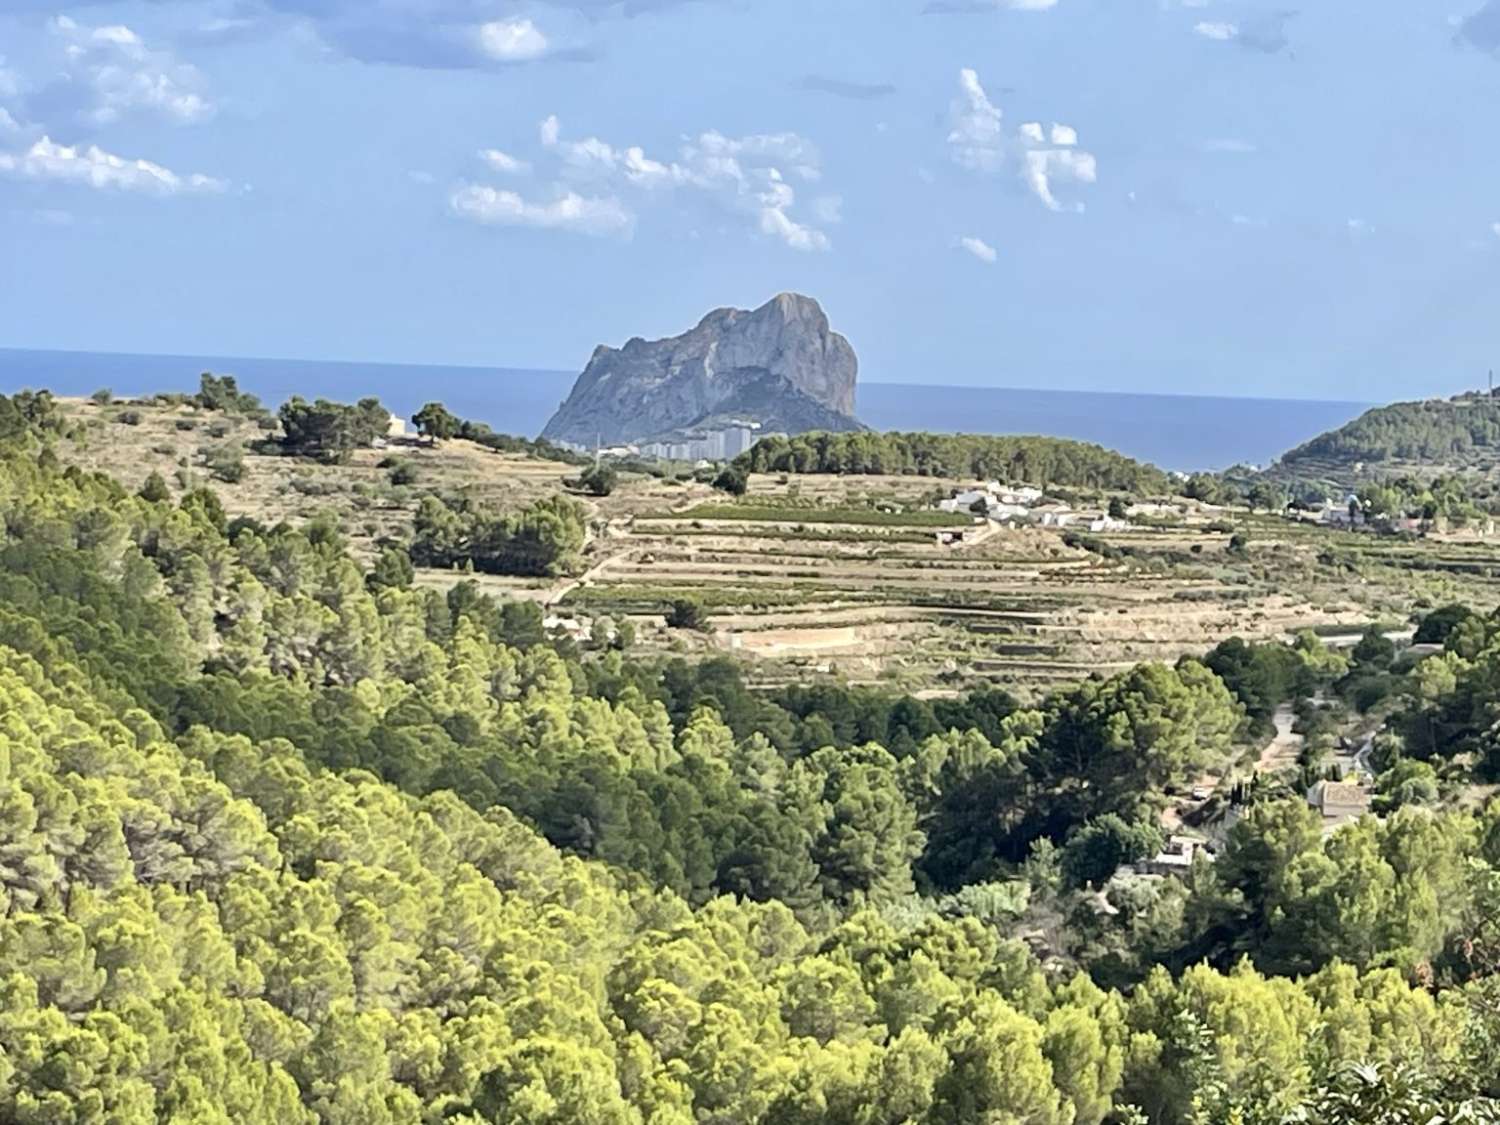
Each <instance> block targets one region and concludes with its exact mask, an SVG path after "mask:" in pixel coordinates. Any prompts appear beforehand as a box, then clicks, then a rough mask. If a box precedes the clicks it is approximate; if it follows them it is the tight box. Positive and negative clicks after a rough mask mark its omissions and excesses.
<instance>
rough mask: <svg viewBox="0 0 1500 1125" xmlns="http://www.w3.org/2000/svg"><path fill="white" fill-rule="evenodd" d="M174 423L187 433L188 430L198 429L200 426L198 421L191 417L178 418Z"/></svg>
mask: <svg viewBox="0 0 1500 1125" xmlns="http://www.w3.org/2000/svg"><path fill="white" fill-rule="evenodd" d="M172 425H174V426H176V427H177V428H178V429H179V430H182V431H183V432H184V433H186V432H187V431H188V430H196V429H197V428H198V423H197V422H194V421H193V420H192V419H191V418H179V419H177V421H175V422H173V423H172Z"/></svg>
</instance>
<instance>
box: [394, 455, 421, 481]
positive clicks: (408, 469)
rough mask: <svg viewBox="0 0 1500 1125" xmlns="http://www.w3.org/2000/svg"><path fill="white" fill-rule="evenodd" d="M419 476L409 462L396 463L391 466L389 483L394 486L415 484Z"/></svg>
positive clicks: (415, 468)
mask: <svg viewBox="0 0 1500 1125" xmlns="http://www.w3.org/2000/svg"><path fill="white" fill-rule="evenodd" d="M420 475H421V474H420V473H418V472H417V467H416V466H415V465H413V464H412V463H411V462H410V461H397V462H396V463H395V464H394V465H392V466H391V475H390V482H391V483H392V484H394V485H403V484H416V483H417V477H419V476H420Z"/></svg>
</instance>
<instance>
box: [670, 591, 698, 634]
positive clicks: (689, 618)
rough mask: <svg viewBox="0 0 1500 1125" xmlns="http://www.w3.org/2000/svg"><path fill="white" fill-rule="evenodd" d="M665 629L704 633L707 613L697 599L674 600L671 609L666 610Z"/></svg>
mask: <svg viewBox="0 0 1500 1125" xmlns="http://www.w3.org/2000/svg"><path fill="white" fill-rule="evenodd" d="M667 628H669V629H691V630H693V631H694V632H698V633H702V632H706V631H707V630H708V612H707V611H706V610H705V609H704V608H703V603H702V602H701V601H699V600H698V599H697V598H674V599H673V601H672V607H671V609H669V610H667Z"/></svg>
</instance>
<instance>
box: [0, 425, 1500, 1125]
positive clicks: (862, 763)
mask: <svg viewBox="0 0 1500 1125" xmlns="http://www.w3.org/2000/svg"><path fill="white" fill-rule="evenodd" d="M68 425H69V423H68V422H67V421H66V419H65V418H62V417H60V416H59V415H58V413H57V412H56V410H55V408H53V407H52V406H51V405H50V404H48V403H46V402H44V401H38V400H34V399H33V400H29V401H26V402H23V403H21V404H20V405H17V404H16V403H13V402H12V401H11V400H6V399H3V398H0V593H3V598H0V817H3V823H4V830H3V842H4V848H3V853H0V861H3V862H0V902H3V905H4V910H3V912H0V915H3V916H0V1064H3V1065H0V1120H3V1121H7V1122H12V1121H13V1122H18V1123H38V1125H39V1123H43V1122H48V1123H50V1122H77V1123H85V1122H88V1123H92V1122H98V1123H104V1122H118V1123H120V1125H153V1123H156V1122H168V1123H183V1125H186V1123H188V1122H194V1123H197V1122H203V1123H205V1125H231V1123H232V1125H241V1123H245V1125H313V1123H315V1122H327V1123H332V1125H356V1123H358V1125H366V1123H370V1125H421V1123H425V1122H440V1121H442V1122H453V1123H454V1125H710V1123H711V1125H814V1123H830V1125H889V1123H896V1122H901V1123H906V1125H995V1123H1005V1122H1026V1123H1029V1125H1102V1123H1103V1122H1106V1121H1108V1122H1114V1123H1125V1122H1131V1123H1137V1122H1148V1121H1149V1122H1152V1123H1153V1125H1199V1123H1202V1122H1210V1121H1211V1122H1228V1121H1244V1122H1247V1123H1259V1122H1273V1121H1282V1120H1313V1121H1321V1122H1328V1123H1329V1125H1344V1123H1348V1125H1356V1123H1362V1122H1371V1121H1383V1122H1387V1121H1388V1122H1395V1123H1399V1125H1405V1123H1406V1122H1411V1123H1412V1125H1417V1123H1418V1122H1423V1123H1425V1122H1432V1121H1437V1120H1454V1121H1459V1120H1473V1121H1483V1120H1492V1117H1486V1116H1484V1114H1485V1113H1488V1112H1490V1111H1491V1109H1492V1107H1491V1105H1490V1103H1489V1102H1488V1101H1487V1100H1486V1099H1485V1098H1483V1097H1482V1095H1483V1094H1484V1093H1485V1092H1487V1091H1489V1090H1492V1089H1495V1088H1496V1087H1497V1086H1500V1081H1497V1079H1500V1075H1497V1074H1496V1073H1495V1065H1494V1057H1493V1051H1492V1048H1491V1047H1490V1044H1492V1043H1493V1042H1494V1041H1495V1037H1496V1035H1497V1033H1500V1021H1497V1020H1496V1018H1495V1016H1494V1014H1493V1013H1494V1011H1495V1009H1494V1005H1493V1003H1492V1002H1491V1001H1490V999H1489V997H1490V993H1489V992H1488V991H1487V990H1488V989H1489V988H1490V986H1491V985H1492V984H1493V983H1494V981H1495V978H1494V977H1493V975H1492V974H1493V969H1492V968H1490V967H1489V965H1488V963H1486V962H1485V961H1484V960H1483V958H1485V957H1487V956H1490V954H1488V952H1487V951H1488V950H1491V949H1493V948H1494V944H1493V942H1494V923H1493V919H1494V918H1495V916H1496V907H1495V903H1496V885H1497V880H1500V854H1497V851H1500V850H1497V848H1496V846H1495V843H1494V841H1495V840H1496V838H1497V828H1496V814H1494V813H1483V814H1480V813H1475V812H1472V811H1468V810H1463V809H1437V808H1434V809H1421V808H1411V809H1399V810H1391V811H1389V815H1388V816H1387V818H1386V819H1383V820H1377V819H1373V818H1366V819H1364V820H1362V821H1360V822H1358V823H1357V824H1353V825H1350V826H1348V827H1346V828H1345V829H1343V830H1341V831H1340V832H1339V833H1336V834H1334V835H1332V836H1327V835H1325V832H1324V825H1323V823H1322V817H1321V816H1320V815H1319V814H1318V813H1316V812H1314V811H1313V810H1311V809H1309V808H1308V807H1307V804H1306V802H1305V801H1304V800H1303V799H1302V798H1301V797H1300V796H1299V795H1297V794H1296V792H1295V791H1294V790H1292V789H1290V788H1287V787H1282V788H1273V787H1272V786H1271V785H1269V784H1268V783H1265V782H1257V783H1256V792H1255V793H1254V794H1253V797H1254V800H1253V802H1251V803H1244V802H1241V804H1240V811H1241V813H1242V815H1240V816H1239V817H1238V818H1237V821H1236V823H1235V824H1234V826H1233V828H1232V829H1229V830H1228V831H1227V834H1226V835H1224V836H1223V837H1222V848H1221V855H1220V858H1219V859H1218V860H1217V862H1214V861H1212V860H1211V859H1204V860H1201V861H1198V862H1196V863H1195V864H1194V866H1193V868H1192V870H1191V871H1190V872H1183V873H1182V876H1183V877H1180V878H1179V877H1170V876H1169V877H1163V876H1160V875H1152V874H1150V873H1147V874H1138V873H1137V871H1136V867H1135V866H1134V865H1135V861H1137V860H1145V859H1147V858H1149V857H1151V856H1153V855H1155V854H1156V853H1157V851H1158V850H1159V849H1160V848H1161V847H1162V845H1163V843H1164V842H1165V841H1164V831H1163V828H1164V826H1165V824H1166V822H1165V821H1163V820H1160V819H1158V817H1157V813H1158V810H1160V809H1163V808H1165V807H1166V806H1167V805H1168V803H1169V801H1170V795H1171V794H1173V793H1180V792H1182V791H1183V790H1184V788H1185V786H1187V785H1188V784H1189V783H1190V782H1192V781H1193V779H1195V778H1198V777H1199V776H1200V775H1201V772H1202V771H1203V770H1206V769H1211V770H1214V771H1216V775H1215V776H1217V772H1222V771H1226V770H1227V769H1229V768H1230V767H1231V766H1232V765H1233V763H1234V762H1235V761H1236V760H1237V759H1239V758H1240V757H1242V756H1243V755H1244V754H1245V753H1246V751H1247V747H1246V746H1245V745H1243V744H1242V743H1240V742H1239V741H1238V738H1239V732H1240V730H1241V727H1242V720H1243V718H1244V717H1245V715H1246V713H1247V712H1248V711H1249V710H1250V708H1252V707H1260V708H1261V709H1262V710H1264V709H1265V708H1266V707H1273V706H1276V705H1277V704H1278V703H1279V702H1282V701H1287V702H1286V703H1285V705H1286V706H1290V700H1292V699H1293V698H1295V699H1296V701H1297V702H1298V703H1299V704H1302V703H1306V702H1308V701H1309V700H1311V699H1312V698H1314V697H1322V696H1325V695H1329V694H1331V693H1332V692H1334V691H1335V690H1336V677H1339V676H1341V675H1342V674H1343V672H1344V671H1345V670H1348V669H1350V668H1352V669H1353V671H1354V672H1356V673H1358V672H1360V671H1361V669H1362V668H1363V670H1364V671H1365V672H1366V673H1368V672H1369V671H1370V670H1371V669H1374V668H1377V667H1380V666H1381V665H1380V664H1379V662H1380V661H1381V660H1382V659H1386V660H1388V659H1389V655H1388V654H1385V655H1384V656H1383V655H1382V651H1381V650H1380V646H1379V645H1374V646H1373V648H1371V646H1370V645H1365V646H1363V647H1364V648H1370V649H1371V652H1370V653H1369V655H1368V661H1369V663H1368V665H1366V666H1362V665H1361V664H1360V661H1361V660H1362V659H1365V657H1364V656H1362V652H1361V650H1359V649H1357V650H1355V652H1354V654H1353V657H1352V660H1353V663H1352V664H1351V661H1350V660H1349V659H1346V658H1343V657H1340V656H1338V655H1337V654H1335V653H1332V652H1330V651H1329V650H1327V649H1325V648H1324V647H1323V646H1321V645H1320V644H1319V643H1318V642H1317V641H1316V640H1314V639H1312V638H1311V637H1304V638H1303V639H1302V640H1300V641H1299V643H1298V645H1297V646H1296V647H1294V648H1293V647H1287V646H1283V645H1280V644H1272V645H1268V646H1259V647H1256V648H1254V649H1252V648H1250V647H1249V646H1245V645H1238V646H1233V647H1229V648H1226V649H1225V650H1224V651H1221V652H1219V653H1217V654H1210V656H1209V658H1208V660H1207V661H1199V660H1195V659H1188V660H1183V661H1180V662H1177V663H1174V664H1171V665H1167V664H1142V665H1138V666H1135V667H1131V668H1127V669H1123V670H1120V671H1118V672H1116V673H1114V674H1111V675H1108V676H1099V677H1097V678H1094V679H1091V680H1089V681H1088V682H1086V683H1082V684H1075V685H1065V686H1062V687H1060V688H1059V689H1058V690H1057V691H1055V692H1054V693H1051V694H1049V695H1048V696H1047V697H1046V698H1045V699H1043V700H1040V701H1038V703H1037V704H1036V706H1034V707H1022V706H1020V705H1019V704H1018V703H1017V702H1016V701H1015V700H1014V699H1011V698H1010V697H1008V696H1006V695H1005V694H1004V693H1000V692H981V693H975V694H973V695H969V696H960V697H955V698H952V699H946V700H940V701H931V702H929V701H928V700H925V699H920V698H914V697H910V696H901V695H898V694H896V693H894V692H891V691H888V690H883V689H878V688H872V689H859V690H854V689H849V688H847V687H843V686H839V685H823V686H817V687H813V686H809V685H806V684H799V685H796V686H795V687H793V688H789V689H787V690H785V691H782V692H777V693H774V694H762V693H758V692H754V691H751V690H749V689H748V688H747V686H746V684H745V683H744V681H743V679H742V677H741V674H740V671H739V669H738V666H737V665H736V664H734V663H733V662H730V661H727V660H726V661H717V662H710V663H706V664H703V665H701V666H699V667H696V668H695V667H692V666H689V665H687V664H685V663H684V662H681V661H671V662H665V661H648V660H643V659H627V658H626V657H625V655H624V654H623V653H622V652H621V651H620V649H621V648H628V647H629V643H628V641H625V640H612V641H610V642H608V643H604V642H603V641H601V642H600V643H599V644H597V645H595V646H593V647H591V648H590V649H587V650H583V649H580V648H578V647H576V646H571V645H567V644H553V643H549V642H548V641H546V640H545V639H544V637H543V636H542V635H541V631H540V628H539V618H540V615H539V614H535V613H530V614H528V613H524V612H517V606H516V605H515V604H514V603H501V602H496V601H494V600H492V599H490V598H488V597H486V596H485V595H483V594H481V593H479V592H478V591H476V590H475V589H474V588H473V587H472V586H467V585H466V586H460V587H455V589H454V590H453V591H452V592H450V593H448V594H446V595H445V594H443V593H440V592H438V591H436V590H432V589H428V588H424V587H421V586H417V585H413V584H412V582H411V581H410V577H411V576H410V572H409V570H408V571H406V572H405V573H403V571H402V569H401V568H399V567H393V566H386V567H376V568H373V569H367V568H365V567H364V566H363V565H362V564H361V562H360V561H359V560H358V559H357V558H355V557H353V556H351V555H350V554H349V553H348V551H347V549H346V545H345V543H344V542H343V541H342V540H341V538H340V536H339V535H338V534H337V532H335V531H332V530H330V528H329V526H328V525H327V524H326V523H323V522H321V521H311V522H305V523H300V524H293V523H281V524H278V525H276V526H263V525H254V524H251V523H245V522H234V523H231V522H230V521H228V520H226V518H225V515H224V512H223V509H222V507H221V506H220V503H219V501H218V500H217V499H216V498H215V496H214V494H213V493H212V492H211V491H208V490H206V489H203V488H194V489H192V490H190V491H187V492H185V493H184V494H182V495H181V496H180V497H176V496H170V497H169V496H160V495H158V496H157V497H156V498H152V497H148V496H140V495H135V494H133V493H132V492H131V491H129V490H128V489H126V488H124V487H122V486H121V485H120V483H119V482H117V481H115V480H113V479H111V478H110V477H109V476H107V475H105V474H92V473H85V472H81V471H79V470H78V469H77V468H76V467H74V466H69V467H63V466H62V465H61V464H60V463H59V458H58V456H57V453H56V443H57V441H58V440H59V437H60V435H61V434H62V433H63V431H64V429H65V428H67V426H68ZM387 557H396V556H394V555H390V556H387ZM523 608H524V607H523ZM1449 625H1450V627H1454V628H1456V627H1457V626H1456V625H1455V624H1454V622H1453V621H1451V620H1450V622H1449ZM1466 636H1467V638H1468V643H1470V644H1471V645H1472V646H1473V648H1474V650H1475V651H1476V652H1478V653H1479V656H1478V660H1477V663H1476V664H1475V666H1474V670H1473V672H1472V673H1471V672H1470V671H1469V670H1468V668H1467V666H1465V665H1463V664H1461V663H1460V664H1459V665H1456V666H1452V667H1456V669H1457V673H1458V675H1457V678H1456V679H1455V677H1454V675H1453V674H1452V672H1450V675H1449V677H1448V680H1447V683H1448V685H1449V686H1448V687H1447V688H1446V689H1445V688H1443V687H1442V684H1441V683H1440V682H1439V681H1434V682H1433V684H1432V685H1431V687H1432V690H1433V691H1438V692H1446V694H1444V695H1440V696H1438V697H1437V698H1436V699H1435V701H1434V704H1433V711H1432V712H1431V715H1430V716H1426V717H1427V718H1429V719H1430V720H1431V721H1432V722H1437V721H1439V720H1442V721H1445V722H1449V723H1453V722H1460V723H1461V722H1465V721H1467V724H1468V725H1467V726H1458V727H1454V728H1453V730H1454V735H1453V737H1455V738H1477V737H1479V736H1480V735H1481V734H1482V732H1483V729H1484V722H1485V720H1484V719H1483V718H1482V716H1484V715H1485V714H1486V712H1487V708H1489V707H1492V706H1493V705H1494V703H1495V700H1494V696H1493V686H1492V682H1491V679H1490V677H1489V676H1488V674H1487V668H1488V667H1489V666H1491V665H1492V663H1493V659H1494V657H1495V655H1496V654H1497V653H1500V636H1497V635H1496V632H1495V630H1494V629H1493V628H1491V627H1490V626H1488V625H1486V624H1485V623H1484V622H1483V621H1482V619H1479V618H1474V619H1473V620H1472V621H1470V622H1469V623H1468V624H1467V625H1466ZM1278 668H1279V669H1281V673H1280V674H1279V676H1277V675H1272V674H1271V673H1272V672H1273V671H1274V670H1275V669H1278ZM1298 693H1300V694H1298ZM1439 708H1441V709H1440V710H1439ZM1475 715H1479V716H1481V719H1480V720H1479V721H1478V722H1477V723H1476V722H1475V721H1474V719H1473V716H1475ZM1464 716H1468V717H1469V718H1468V719H1467V720H1465V719H1464V718H1463V717H1464ZM1248 750H1249V753H1250V755H1251V757H1252V758H1253V756H1254V748H1253V747H1250V748H1248ZM1415 765H1418V766H1420V765H1423V763H1415ZM1391 772H1392V773H1396V772H1397V771H1396V770H1394V769H1393V770H1392V771H1391ZM1428 773H1429V774H1430V773H1431V769H1430V767H1429V768H1428ZM1395 780H1396V781H1397V782H1403V784H1406V789H1403V790H1401V791H1399V792H1398V791H1397V789H1396V787H1395V785H1392V786H1391V788H1390V793H1391V799H1392V800H1393V801H1406V802H1409V803H1413V804H1418V803H1420V802H1421V800H1422V795H1423V793H1424V792H1425V791H1426V790H1424V788H1423V784H1422V783H1423V781H1424V775H1422V773H1421V771H1420V770H1417V771H1415V773H1413V771H1412V770H1407V772H1406V773H1405V774H1401V775H1399V776H1397V777H1396V779H1395ZM1247 784H1248V783H1247ZM1407 789H1409V790H1410V794H1409V795H1405V794H1406V790H1407ZM1235 791H1236V789H1235V787H1233V786H1228V785H1226V786H1225V787H1224V789H1223V791H1222V792H1221V793H1220V794H1219V795H1218V796H1216V798H1215V801H1223V802H1226V803H1227V802H1228V801H1230V800H1233V799H1234V798H1233V793H1234V792H1235ZM1246 799H1247V800H1248V797H1247V798H1246ZM1456 982H1463V983H1456ZM1435 991H1440V992H1441V994H1442V995H1441V996H1438V997H1435V996H1434V992H1435ZM1356 1064H1359V1065H1360V1067H1361V1069H1358V1070H1354V1069H1351V1068H1353V1067H1354V1066H1355V1065H1356ZM1350 1106H1353V1107H1354V1108H1353V1109H1352V1110H1350V1109H1349V1108H1348V1107H1350ZM1366 1106H1374V1107H1376V1108H1377V1109H1378V1108H1380V1107H1390V1106H1396V1107H1400V1110H1401V1112H1399V1113H1396V1112H1384V1111H1382V1112H1381V1113H1380V1114H1379V1115H1376V1114H1375V1113H1374V1112H1373V1111H1372V1112H1369V1113H1366V1112H1365V1111H1364V1107H1366ZM1329 1107H1332V1108H1331V1109H1330V1108H1329ZM1408 1111H1409V1112H1408Z"/></svg>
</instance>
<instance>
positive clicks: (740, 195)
mask: <svg viewBox="0 0 1500 1125" xmlns="http://www.w3.org/2000/svg"><path fill="white" fill-rule="evenodd" d="M538 136H539V137H540V140H541V143H542V146H543V148H545V149H546V150H547V151H548V152H549V153H550V154H551V155H552V156H553V157H554V158H555V160H556V162H557V173H558V175H559V176H560V177H561V178H562V180H563V181H564V182H573V183H577V184H580V185H583V184H587V185H589V186H590V187H591V188H592V189H593V190H595V191H606V192H609V193H617V192H620V191H638V192H645V193H647V194H658V193H663V192H675V193H689V194H691V195H697V196H701V197H703V198H705V199H708V200H710V201H712V202H714V203H717V204H718V205H720V206H721V207H723V208H725V209H727V210H729V211H732V212H738V213H742V214H744V215H746V216H748V217H749V218H750V219H752V221H753V223H754V226H755V229H757V230H759V231H760V232H761V233H762V234H765V235H768V236H770V237H772V238H776V239H778V240H780V241H781V242H784V243H785V244H786V245H787V246H789V247H791V248H792V249H794V250H827V249H828V248H829V246H830V242H829V238H828V236H827V234H825V233H824V232H823V231H822V230H819V229H818V228H816V227H814V226H813V225H811V224H810V223H808V222H807V221H805V220H804V219H802V218H800V217H797V216H794V215H793V213H792V212H793V209H794V208H795V207H796V206H797V192H796V189H795V188H794V187H793V186H792V185H791V183H790V182H789V179H788V176H794V177H796V178H797V179H799V180H804V181H808V182H815V181H817V180H819V179H820V178H821V175H822V171H821V168H820V167H819V162H818V153H817V150H816V149H815V148H814V147H813V146H812V144H810V143H809V142H808V141H807V140H806V139H804V138H803V137H801V136H798V135H797V134H796V133H755V134H750V135H747V136H743V137H728V136H725V135H724V134H723V133H720V132H718V131H717V130H712V129H711V130H709V131H707V132H704V133H700V134H698V135H697V136H695V137H687V138H684V139H683V141H682V143H681V145H680V146H679V148H678V151H677V154H676V156H675V158H672V159H664V158H660V157H656V156H652V155H650V154H648V153H647V152H646V150H645V149H644V148H643V147H641V146H640V145H629V146H624V147H621V146H618V145H615V144H612V143H610V142H609V141H605V140H601V139H600V138H598V137H586V138H584V139H582V140H577V141H575V140H570V139H565V138H564V137H563V135H562V125H561V123H560V122H559V121H558V119H557V117H556V116H555V115H554V116H550V117H548V118H546V119H545V120H544V121H543V122H542V123H541V125H540V127H539V129H538ZM497 170H499V171H505V170H506V169H505V168H503V167H502V168H498V169H497ZM836 200H837V197H829V196H825V197H823V199H822V200H821V201H820V202H819V203H818V204H817V205H815V207H814V208H813V210H814V214H815V217H817V218H818V220H819V221H820V222H822V223H825V224H827V223H833V222H837V221H838V220H837V217H836V215H837V208H838V203H839V202H841V201H836ZM835 201H836V202H835ZM830 215H832V216H835V217H829V216H830Z"/></svg>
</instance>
